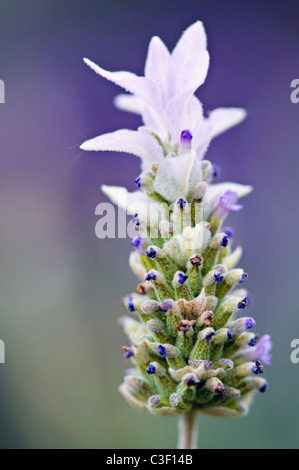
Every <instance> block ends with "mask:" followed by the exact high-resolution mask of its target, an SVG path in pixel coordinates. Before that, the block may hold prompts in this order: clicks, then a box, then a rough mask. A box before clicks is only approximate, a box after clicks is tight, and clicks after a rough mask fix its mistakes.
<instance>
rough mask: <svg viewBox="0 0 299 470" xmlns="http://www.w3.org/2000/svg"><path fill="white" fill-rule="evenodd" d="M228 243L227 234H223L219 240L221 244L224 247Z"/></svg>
mask: <svg viewBox="0 0 299 470" xmlns="http://www.w3.org/2000/svg"><path fill="white" fill-rule="evenodd" d="M227 245H228V236H227V235H224V237H223V238H222V240H221V246H223V247H226V246H227Z"/></svg>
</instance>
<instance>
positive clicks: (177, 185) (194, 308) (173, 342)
mask: <svg viewBox="0 0 299 470" xmlns="http://www.w3.org/2000/svg"><path fill="white" fill-rule="evenodd" d="M85 63H86V64H87V65H89V67H90V68H91V69H93V70H94V71H95V72H96V73H97V74H99V75H101V76H102V77H104V78H106V79H107V80H110V81H112V82H114V83H115V84H116V85H118V86H120V87H122V88H124V90H125V91H127V92H129V94H122V95H119V96H118V97H117V98H116V100H115V104H116V105H117V106H118V108H120V109H122V110H125V111H131V112H134V113H137V114H140V115H141V117H142V120H143V124H144V126H142V127H140V128H139V129H138V130H128V129H121V130H116V131H115V132H111V133H109V134H104V135H101V136H99V137H96V138H93V139H90V140H88V141H87V142H85V143H84V144H83V145H82V146H81V148H82V149H84V150H96V151H97V150H102V151H107V150H108V151H119V152H124V153H130V154H133V155H136V156H137V157H139V158H140V159H141V174H140V176H139V177H138V178H137V180H136V184H137V190H136V191H134V192H131V193H130V192H128V191H127V189H126V188H123V187H116V186H111V187H108V186H104V187H103V188H102V190H103V192H104V193H105V194H106V195H107V196H108V197H109V198H110V199H111V200H112V201H113V202H115V203H116V204H118V205H119V206H120V207H122V208H124V209H127V211H128V212H129V213H130V214H132V215H133V216H134V224H135V228H136V229H137V234H136V236H135V238H134V239H133V240H132V247H133V250H134V252H133V253H132V254H131V257H130V266H131V268H132V270H133V271H134V273H135V274H136V275H137V276H138V278H139V282H140V281H141V282H142V284H138V286H137V292H138V294H136V292H135V293H134V294H131V295H129V296H127V304H126V310H127V312H128V314H130V313H131V312H132V316H134V319H133V318H131V317H130V316H126V317H124V318H123V319H122V321H121V324H122V326H123V328H124V331H125V334H126V335H127V337H128V339H129V343H130V344H131V346H130V348H125V349H124V351H125V358H126V360H127V361H130V362H131V363H132V367H133V368H135V369H133V370H132V368H130V372H129V376H131V377H133V379H132V380H131V379H130V380H129V379H128V375H127V376H126V379H125V380H124V382H123V384H122V385H121V386H120V392H121V393H122V394H123V396H124V397H125V399H126V400H127V401H128V402H129V403H130V404H131V405H132V406H134V407H135V408H138V409H140V410H143V411H147V412H150V413H153V414H156V415H161V416H173V415H180V416H181V423H182V426H181V427H180V441H179V442H180V444H179V445H180V446H181V448H190V446H191V445H194V435H195V434H194V432H193V431H194V429H195V427H194V416H195V415H196V414H197V413H205V414H208V415H211V416H220V417H238V416H242V415H245V414H246V413H247V412H248V410H249V405H250V403H251V402H252V398H253V396H254V394H255V392H256V390H257V389H261V391H265V389H266V385H265V384H266V381H264V380H262V379H261V378H260V377H258V378H257V377H256V376H257V375H261V374H263V373H264V370H263V365H262V364H263V363H264V364H270V362H271V354H270V353H269V351H270V350H271V348H272V342H271V339H270V336H269V335H264V336H262V337H261V339H260V341H259V342H258V343H257V344H255V343H256V339H254V340H253V338H256V337H257V336H256V334H254V333H251V331H252V330H251V328H253V327H255V321H254V319H253V318H251V316H250V312H249V315H248V316H246V317H244V316H243V317H242V316H241V315H242V312H243V311H244V308H245V307H247V308H246V310H248V309H249V308H250V305H249V302H248V297H244V296H246V295H247V294H246V293H245V294H244V293H240V285H239V283H240V282H241V283H242V282H243V281H244V280H245V279H246V278H247V274H246V273H244V271H243V269H240V268H236V267H235V266H236V264H237V263H238V262H239V258H240V256H241V253H242V250H241V248H240V247H237V249H236V250H233V251H232V244H233V233H234V231H233V229H231V228H229V227H228V228H222V227H221V226H222V223H223V220H224V219H225V218H226V216H227V215H228V213H229V211H238V210H240V209H241V207H242V206H241V205H240V204H239V202H238V201H239V199H240V198H241V197H243V196H246V195H247V194H249V193H250V192H251V190H252V187H251V186H249V185H241V184H237V183H233V182H225V183H218V184H214V183H213V175H214V176H216V173H217V171H216V170H217V169H216V167H215V166H213V164H212V163H211V162H210V161H208V160H207V159H206V157H205V159H204V160H203V157H204V156H205V153H206V151H207V148H208V147H209V144H210V142H211V140H212V139H213V138H214V137H216V136H218V135H219V134H221V133H222V132H224V131H226V130H227V129H229V128H230V127H232V126H234V125H236V124H238V123H240V122H241V121H242V120H243V119H244V118H245V116H246V112H245V111H244V110H243V109H240V108H218V109H215V110H214V111H212V112H210V113H209V116H208V117H205V116H204V113H203V106H202V104H201V102H200V101H199V100H198V98H197V97H196V96H195V95H194V93H195V91H196V90H197V88H198V87H200V86H201V85H202V84H203V83H204V81H205V78H206V75H207V72H208V67H209V53H208V51H207V41H206V34H205V30H204V27H203V25H202V23H201V22H200V21H197V22H196V23H194V24H193V25H191V26H190V27H189V28H187V29H186V31H185V32H184V33H183V35H182V36H181V38H180V39H179V41H178V43H177V45H176V46H175V48H174V50H173V51H172V52H169V51H168V49H167V47H166V46H165V44H164V43H163V42H162V40H161V39H160V38H158V37H153V38H152V40H151V42H150V44H149V49H148V54H147V58H146V63H145V71H144V76H143V77H138V76H136V75H135V74H133V73H130V72H108V71H106V70H104V69H102V68H101V67H99V66H97V65H96V64H94V63H93V62H91V61H90V60H88V59H85ZM132 179H133V177H132ZM159 202H163V204H159ZM157 206H159V207H157ZM161 206H162V207H161ZM149 214H150V222H151V223H152V222H153V223H154V227H155V228H156V229H157V230H156V232H155V234H153V233H152V232H151V231H150V224H149V222H148V220H149V218H148V216H149ZM166 227H168V228H169V229H170V230H169V231H168V232H169V233H167V235H166V232H167V231H166ZM194 260H195V261H194ZM235 287H239V290H237V291H236V292H235V293H234V288H235ZM242 291H244V289H242ZM246 313H247V312H246ZM236 315H238V319H236ZM249 329H250V332H249ZM249 344H251V346H249ZM131 374H133V375H131ZM249 384H251V385H249ZM256 384H258V387H257V386H256Z"/></svg>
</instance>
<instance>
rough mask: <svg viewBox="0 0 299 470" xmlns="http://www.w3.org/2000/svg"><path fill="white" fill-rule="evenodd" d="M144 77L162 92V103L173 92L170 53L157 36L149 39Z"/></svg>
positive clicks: (173, 81)
mask: <svg viewBox="0 0 299 470" xmlns="http://www.w3.org/2000/svg"><path fill="white" fill-rule="evenodd" d="M145 76H146V77H147V78H150V79H151V80H152V81H153V82H155V83H156V84H157V85H158V87H159V88H160V90H161V91H162V94H163V98H164V103H165V102H166V100H167V99H169V97H171V96H173V94H174V91H175V88H174V87H175V80H174V69H173V64H172V60H171V56H170V53H169V51H168V49H167V47H166V46H165V44H164V42H163V41H161V39H160V38H159V37H157V36H154V37H153V38H152V39H151V42H150V44H149V48H148V54H147V59H146V63H145Z"/></svg>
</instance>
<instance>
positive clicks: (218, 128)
mask: <svg viewBox="0 0 299 470" xmlns="http://www.w3.org/2000/svg"><path fill="white" fill-rule="evenodd" d="M245 117H246V111H245V109H242V108H217V109H214V111H211V113H210V114H209V117H208V120H209V122H210V123H211V126H212V130H211V138H212V139H213V138H214V137H216V136H217V135H219V134H222V132H225V131H227V130H228V129H230V128H231V127H233V126H236V125H237V124H239V123H240V122H242V121H243V120H244V119H245Z"/></svg>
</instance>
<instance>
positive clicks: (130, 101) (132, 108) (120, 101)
mask: <svg viewBox="0 0 299 470" xmlns="http://www.w3.org/2000/svg"><path fill="white" fill-rule="evenodd" d="M143 103H144V102H143V100H142V99H141V98H139V97H138V96H135V95H126V94H124V93H122V94H120V95H117V96H116V97H115V98H114V104H115V106H116V107H117V108H118V109H121V110H122V111H129V112H130V113H135V114H142V109H143Z"/></svg>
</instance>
